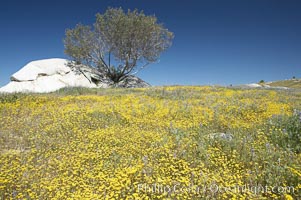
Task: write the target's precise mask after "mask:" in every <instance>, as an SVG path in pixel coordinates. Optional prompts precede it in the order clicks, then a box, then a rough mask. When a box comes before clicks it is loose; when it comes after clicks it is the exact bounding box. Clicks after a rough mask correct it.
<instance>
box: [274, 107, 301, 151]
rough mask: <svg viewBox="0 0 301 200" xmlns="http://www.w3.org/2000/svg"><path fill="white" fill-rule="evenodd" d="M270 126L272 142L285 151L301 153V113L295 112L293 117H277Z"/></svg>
mask: <svg viewBox="0 0 301 200" xmlns="http://www.w3.org/2000/svg"><path fill="white" fill-rule="evenodd" d="M270 125H271V126H272V132H271V133H270V139H271V141H272V142H273V143H274V144H276V145H279V146H280V147H282V148H284V149H289V150H291V151H293V152H296V153H300V152H301V112H299V111H295V112H294V114H293V115H292V116H275V117H274V118H273V119H272V120H271V122H270Z"/></svg>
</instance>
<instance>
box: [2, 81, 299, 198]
mask: <svg viewBox="0 0 301 200" xmlns="http://www.w3.org/2000/svg"><path fill="white" fill-rule="evenodd" d="M300 111H301V92H298V91H296V90H288V91H280V90H267V89H237V88H223V87H190V86H185V87H184V86H183V87H181V86H176V87H156V88H148V89H107V90H105V89H98V90H92V89H91V90H85V89H80V88H77V89H76V88H75V89H65V90H61V91H59V92H55V93H52V94H43V95H42V94H31V95H30V94H28V95H26V94H14V95H0V153H1V154H0V199H298V198H301V196H300V189H301V183H300V180H301V154H300V152H301V145H300V143H301V141H300V137H301V136H300V133H301V113H300Z"/></svg>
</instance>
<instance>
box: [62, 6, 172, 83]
mask: <svg viewBox="0 0 301 200" xmlns="http://www.w3.org/2000/svg"><path fill="white" fill-rule="evenodd" d="M173 38H174V34H173V33H172V32H170V31H169V30H168V29H166V28H165V27H164V26H163V25H162V24H160V23H158V21H157V18H156V17H155V16H147V15H145V14H144V12H143V11H140V12H139V11H138V10H137V9H135V10H133V11H131V10H128V11H127V12H124V11H123V10H122V9H121V8H109V9H107V10H106V12H105V13H104V14H99V13H98V14H96V22H95V23H94V25H93V26H92V27H91V26H88V25H82V24H78V25H76V27H75V28H74V29H67V30H66V37H65V39H64V45H65V53H66V54H67V55H69V56H70V57H71V58H72V59H73V60H74V61H75V62H76V63H78V64H84V65H87V66H90V67H93V68H96V69H97V70H99V71H100V72H102V73H105V74H106V75H107V76H108V77H109V78H110V79H111V80H112V81H114V82H115V83H118V82H120V81H122V80H123V79H124V78H126V77H127V76H128V75H133V74H136V73H137V72H138V71H139V70H141V69H143V68H144V67H146V66H147V65H148V64H150V63H153V62H156V61H158V59H159V57H160V55H161V53H162V52H163V51H165V50H166V49H168V48H169V47H170V46H171V44H172V39H173Z"/></svg>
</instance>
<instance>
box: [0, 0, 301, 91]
mask: <svg viewBox="0 0 301 200" xmlns="http://www.w3.org/2000/svg"><path fill="white" fill-rule="evenodd" d="M109 6H110V7H120V6H121V7H122V8H124V9H128V8H130V9H134V8H138V9H139V10H144V11H145V13H146V14H155V15H156V16H157V18H158V19H159V21H160V22H162V23H163V24H164V25H165V27H167V28H168V29H169V30H171V31H172V32H174V34H175V39H174V41H173V46H172V47H171V48H170V49H169V50H168V51H166V52H165V53H163V54H162V55H161V58H160V62H159V63H155V64H152V65H150V66H149V67H148V68H146V69H144V70H143V71H141V72H140V73H139V74H138V76H139V77H141V78H142V79H144V80H145V81H147V82H149V83H151V84H152V85H172V84H182V85H208V84H221V85H229V84H242V83H251V82H258V81H259V80H261V79H263V80H266V81H271V80H279V79H288V78H291V77H292V76H296V77H299V78H301V12H300V10H301V1H300V0H185V1H184V0H181V1H180V0H178V1H174V0H173V1H172V0H164V1H163V0H98V1H97V0H76V1H73V0H58V1H57V0H51V1H50V0H48V1H43V0H39V1H34V0H27V1H21V0H19V1H16V0H10V1H2V2H1V3H0V86H2V85H4V84H6V83H8V82H9V78H10V75H11V74H13V73H14V72H16V71H17V70H19V69H20V68H21V67H22V66H24V65H25V64H26V63H28V62H30V61H32V60H38V59H44V58H54V57H55V58H67V56H66V55H65V54H64V46H63V42H62V40H63V38H64V34H65V29H66V28H73V27H74V26H75V25H76V24H77V23H79V22H81V23H83V24H92V23H93V22H94V20H95V14H96V13H97V12H100V13H102V12H104V11H105V10H106V8H107V7H109Z"/></svg>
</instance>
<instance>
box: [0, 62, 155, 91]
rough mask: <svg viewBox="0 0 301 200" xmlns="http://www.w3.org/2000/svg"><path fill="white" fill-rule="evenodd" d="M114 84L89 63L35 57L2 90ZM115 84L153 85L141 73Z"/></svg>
mask: <svg viewBox="0 0 301 200" xmlns="http://www.w3.org/2000/svg"><path fill="white" fill-rule="evenodd" d="M112 85H114V84H113V82H112V81H110V79H108V78H107V77H106V76H105V75H104V74H101V73H99V72H98V71H97V70H94V69H91V68H89V67H85V66H81V67H80V68H78V67H74V66H73V67H72V66H71V65H70V61H68V60H66V59H60V58H52V59H45V60H38V61H32V62H30V63H28V64H27V65H25V66H24V67H23V68H22V69H20V70H19V71H18V72H16V73H15V74H13V75H12V76H11V82H10V83H8V84H7V85H5V86H4V87H2V88H0V92H4V93H14V92H35V93H47V92H53V91H56V90H59V89H61V88H65V87H87V88H108V87H111V86H112ZM114 86H115V87H124V88H136V87H149V86H150V85H149V84H148V83H146V82H144V81H143V80H141V79H140V78H138V77H135V76H128V77H127V78H126V79H124V80H123V81H122V82H120V83H118V84H116V85H114Z"/></svg>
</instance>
